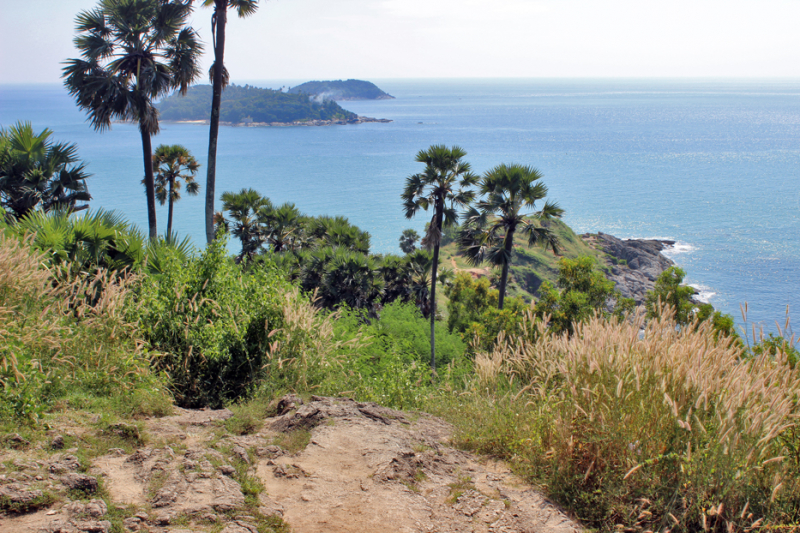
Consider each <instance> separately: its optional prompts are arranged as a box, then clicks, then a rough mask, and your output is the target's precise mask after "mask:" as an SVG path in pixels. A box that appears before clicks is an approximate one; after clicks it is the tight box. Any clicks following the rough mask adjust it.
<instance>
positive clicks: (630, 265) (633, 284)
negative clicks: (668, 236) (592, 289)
mask: <svg viewBox="0 0 800 533" xmlns="http://www.w3.org/2000/svg"><path fill="white" fill-rule="evenodd" d="M581 238H582V239H583V240H584V241H586V242H587V243H588V244H590V245H592V246H594V247H596V248H598V249H600V250H602V251H603V252H605V253H606V254H608V256H609V258H610V261H609V263H608V267H609V271H608V272H607V273H606V277H607V278H608V279H610V280H611V281H613V282H614V283H616V288H617V290H618V291H619V292H620V293H621V294H622V296H623V297H624V298H633V299H634V301H635V302H636V305H644V302H645V295H646V294H647V292H648V291H651V290H653V287H654V286H655V282H656V279H658V276H659V275H661V273H662V272H664V271H665V270H666V269H668V268H669V267H671V266H673V265H674V264H675V262H674V261H672V260H671V259H669V258H668V257H666V256H664V255H663V254H662V252H663V251H664V250H666V249H668V248H670V247H672V246H673V245H674V244H675V241H663V240H653V239H625V240H623V239H619V238H617V237H614V236H613V235H608V234H607V233H602V232H600V233H596V234H594V233H587V234H584V235H581Z"/></svg>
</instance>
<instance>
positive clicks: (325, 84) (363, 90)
mask: <svg viewBox="0 0 800 533" xmlns="http://www.w3.org/2000/svg"><path fill="white" fill-rule="evenodd" d="M289 92H290V93H292V94H307V95H309V96H312V97H315V98H316V99H318V100H335V101H340V102H341V101H345V100H392V99H394V96H392V95H391V94H387V93H385V92H383V91H382V90H380V89H379V88H378V86H377V85H375V84H374V83H371V82H368V81H363V80H346V81H342V80H334V81H308V82H306V83H303V84H301V85H298V86H297V87H292V88H291V89H289Z"/></svg>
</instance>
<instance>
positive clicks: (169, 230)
mask: <svg viewBox="0 0 800 533" xmlns="http://www.w3.org/2000/svg"><path fill="white" fill-rule="evenodd" d="M174 188H175V178H174V177H170V178H169V193H167V194H168V196H167V198H168V199H169V214H168V215H167V235H172V207H173V205H174V204H175V202H174V199H173V196H172V190H173V189H174Z"/></svg>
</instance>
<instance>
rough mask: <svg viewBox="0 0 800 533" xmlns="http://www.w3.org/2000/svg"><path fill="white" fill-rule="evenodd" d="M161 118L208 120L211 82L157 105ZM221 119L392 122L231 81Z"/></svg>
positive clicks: (286, 122)
mask: <svg viewBox="0 0 800 533" xmlns="http://www.w3.org/2000/svg"><path fill="white" fill-rule="evenodd" d="M157 108H158V111H159V113H160V115H161V119H162V120H169V121H207V120H209V114H210V111H209V110H210V109H211V86H210V85H195V86H193V87H190V88H189V90H188V91H187V92H186V95H185V96H181V95H179V94H178V93H174V94H172V95H170V96H168V97H166V98H164V100H162V101H161V102H160V103H159V104H158V105H157ZM220 120H221V122H223V123H227V124H229V125H236V124H241V125H275V126H282V125H330V124H359V123H362V122H389V121H388V120H385V119H383V120H378V119H372V118H368V117H359V116H358V115H357V114H355V113H353V112H352V111H348V110H346V109H343V108H342V107H341V106H340V105H339V104H337V103H336V102H335V101H334V100H318V99H314V98H312V97H310V96H309V95H308V94H304V93H287V92H283V91H276V90H272V89H262V88H260V87H253V86H251V85H235V84H231V85H229V86H228V87H226V88H225V90H224V91H223V93H222V105H221V107H220Z"/></svg>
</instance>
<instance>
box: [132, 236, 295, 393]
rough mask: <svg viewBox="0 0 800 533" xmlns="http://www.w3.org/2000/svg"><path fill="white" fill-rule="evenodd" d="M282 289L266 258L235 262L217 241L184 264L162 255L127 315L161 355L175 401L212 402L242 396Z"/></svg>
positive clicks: (274, 324) (258, 364)
mask: <svg viewBox="0 0 800 533" xmlns="http://www.w3.org/2000/svg"><path fill="white" fill-rule="evenodd" d="M286 289H287V286H286V284H285V282H284V281H283V280H282V277H281V276H280V275H279V274H277V273H276V272H275V270H274V268H273V267H271V265H269V264H268V263H263V264H262V265H261V266H260V268H254V269H248V270H246V271H245V270H244V269H243V268H242V267H241V266H240V265H237V264H235V263H234V261H233V260H232V259H231V258H229V257H227V250H226V243H225V240H224V239H217V240H216V241H215V242H214V243H212V244H211V245H209V247H208V248H207V249H206V250H205V251H204V252H203V253H202V254H201V255H200V256H199V257H196V258H192V259H190V260H188V261H185V262H184V261H181V259H180V258H179V257H178V256H177V255H173V256H171V257H166V258H165V259H164V268H163V274H160V275H152V276H148V277H146V278H144V279H143V280H142V283H141V285H140V287H139V291H138V299H139V305H138V306H137V308H136V310H135V313H134V316H133V318H134V319H135V320H137V321H138V323H139V324H140V327H141V328H142V331H143V332H144V335H145V338H146V339H147V340H148V341H149V343H150V345H151V346H152V348H153V349H154V350H156V351H158V352H159V353H160V354H161V355H160V356H159V357H158V359H157V360H156V361H155V366H156V368H157V369H159V370H163V371H165V372H166V373H167V374H168V375H169V377H170V378H171V386H172V390H173V394H174V396H175V399H176V401H177V402H178V403H179V404H180V405H184V406H193V407H201V406H207V405H208V406H215V407H219V406H221V405H223V403H225V402H226V401H230V400H235V399H237V398H240V397H242V396H245V395H247V393H248V392H249V391H250V389H251V387H252V386H253V385H254V384H255V383H256V382H257V381H258V380H259V379H260V378H262V377H263V376H264V373H265V371H264V365H265V364H266V363H267V361H268V356H269V354H270V351H269V346H270V343H271V342H274V341H276V340H278V339H279V338H281V336H280V334H279V332H280V331H281V328H282V327H283V325H284V321H283V316H282V310H281V305H282V295H283V293H284V292H285V291H286ZM276 334H278V337H276V338H275V339H270V337H271V336H272V335H276Z"/></svg>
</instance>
